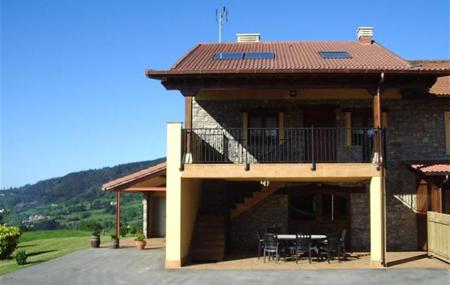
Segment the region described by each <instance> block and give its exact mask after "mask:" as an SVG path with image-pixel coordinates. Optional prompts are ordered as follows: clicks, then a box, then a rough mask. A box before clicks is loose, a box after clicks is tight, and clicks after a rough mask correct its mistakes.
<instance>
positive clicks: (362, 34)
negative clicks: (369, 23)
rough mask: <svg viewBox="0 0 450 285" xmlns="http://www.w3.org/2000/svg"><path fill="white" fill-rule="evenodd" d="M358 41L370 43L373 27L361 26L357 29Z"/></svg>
mask: <svg viewBox="0 0 450 285" xmlns="http://www.w3.org/2000/svg"><path fill="white" fill-rule="evenodd" d="M356 34H357V35H358V41H359V42H360V43H361V44H365V45H370V44H371V43H372V37H373V27H359V28H358V29H357V30H356Z"/></svg>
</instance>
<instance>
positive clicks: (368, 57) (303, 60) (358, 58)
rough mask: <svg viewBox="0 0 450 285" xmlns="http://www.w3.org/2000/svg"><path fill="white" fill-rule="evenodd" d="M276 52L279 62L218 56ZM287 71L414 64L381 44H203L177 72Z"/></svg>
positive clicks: (402, 67)
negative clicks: (337, 54)
mask: <svg viewBox="0 0 450 285" xmlns="http://www.w3.org/2000/svg"><path fill="white" fill-rule="evenodd" d="M321 51H345V52H348V53H349V54H350V55H351V56H352V58H350V59H324V58H322V57H321V56H320V54H319V52H321ZM219 52H224V53H248V52H273V53H275V59H243V60H236V59H224V60H215V59H213V56H214V54H215V53H219ZM255 69H258V70H261V69H263V70H264V69H268V70H272V69H273V70H283V69H288V70H289V69H293V70H299V69H325V70H326V69H362V70H364V69H375V70H377V69H379V70H405V69H411V65H410V64H409V63H408V62H407V61H405V60H403V59H401V58H400V57H398V56H397V55H395V54H394V53H392V52H390V51H389V50H387V49H386V48H384V47H382V46H381V45H379V44H377V43H373V44H361V43H359V42H357V41H353V42H258V43H211V44H199V45H198V46H197V47H195V48H194V49H192V50H191V51H190V52H189V53H188V54H187V55H186V56H185V57H183V58H182V59H181V60H180V61H178V62H177V63H176V64H175V65H174V66H173V67H172V69H171V70H173V71H175V70H176V71H224V70H242V71H245V70H255Z"/></svg>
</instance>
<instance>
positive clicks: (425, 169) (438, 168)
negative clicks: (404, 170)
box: [409, 161, 450, 175]
mask: <svg viewBox="0 0 450 285" xmlns="http://www.w3.org/2000/svg"><path fill="white" fill-rule="evenodd" d="M409 167H411V168H412V169H414V170H416V171H420V172H422V173H423V174H425V175H450V161H423V162H414V163H409Z"/></svg>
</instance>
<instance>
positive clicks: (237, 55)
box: [214, 52, 244, 60]
mask: <svg viewBox="0 0 450 285" xmlns="http://www.w3.org/2000/svg"><path fill="white" fill-rule="evenodd" d="M243 57H244V54H243V53H241V52H240V53H237V52H236V53H231V52H217V53H215V54H214V59H218V60H220V59H242V58H243Z"/></svg>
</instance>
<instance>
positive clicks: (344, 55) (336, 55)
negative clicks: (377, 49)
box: [319, 51, 352, 59]
mask: <svg viewBox="0 0 450 285" xmlns="http://www.w3.org/2000/svg"><path fill="white" fill-rule="evenodd" d="M319 54H320V56H321V57H322V58H325V59H348V58H352V56H351V55H350V54H349V53H348V52H346V51H320V52H319Z"/></svg>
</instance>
